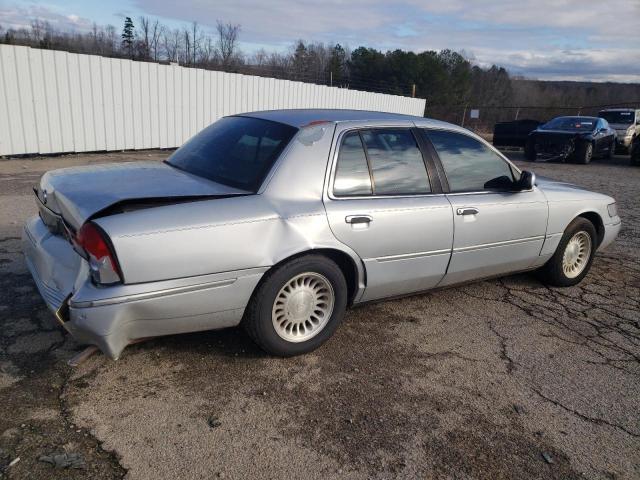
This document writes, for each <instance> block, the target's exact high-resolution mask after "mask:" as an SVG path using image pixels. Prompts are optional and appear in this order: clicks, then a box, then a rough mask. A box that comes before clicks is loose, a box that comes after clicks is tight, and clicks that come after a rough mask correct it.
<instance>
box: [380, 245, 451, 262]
mask: <svg viewBox="0 0 640 480" xmlns="http://www.w3.org/2000/svg"><path fill="white" fill-rule="evenodd" d="M445 253H451V249H450V248H445V249H443V250H431V251H430V252H415V253H403V254H400V255H389V256H386V257H378V258H376V259H375V260H376V262H380V263H382V262H393V261H396V260H407V259H411V258H422V257H431V256H433V255H443V254H445Z"/></svg>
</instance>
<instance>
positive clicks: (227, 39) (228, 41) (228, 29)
mask: <svg viewBox="0 0 640 480" xmlns="http://www.w3.org/2000/svg"><path fill="white" fill-rule="evenodd" d="M216 29H217V30H218V45H217V50H218V55H219V56H220V61H221V63H222V66H223V67H227V66H229V65H230V64H231V63H233V61H234V58H235V57H236V56H237V55H238V37H239V36H240V25H234V24H232V23H226V24H225V23H222V22H220V21H218V24H217V26H216Z"/></svg>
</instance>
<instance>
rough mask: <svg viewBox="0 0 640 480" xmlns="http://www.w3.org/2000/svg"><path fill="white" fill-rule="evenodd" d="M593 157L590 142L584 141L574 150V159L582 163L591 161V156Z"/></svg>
mask: <svg viewBox="0 0 640 480" xmlns="http://www.w3.org/2000/svg"><path fill="white" fill-rule="evenodd" d="M592 157H593V145H592V144H591V143H585V144H583V145H580V146H579V147H578V150H577V152H576V159H577V160H578V163H582V164H584V165H586V164H587V163H589V162H591V158H592Z"/></svg>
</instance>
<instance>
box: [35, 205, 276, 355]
mask: <svg viewBox="0 0 640 480" xmlns="http://www.w3.org/2000/svg"><path fill="white" fill-rule="evenodd" d="M23 249H24V254H25V259H26V263H27V266H28V268H29V271H30V272H31V275H32V276H33V278H34V281H35V283H36V286H37V287H38V290H39V291H40V294H41V295H42V298H43V299H44V300H45V303H46V304H47V306H48V307H49V309H50V310H51V311H52V312H53V313H54V314H55V315H56V318H57V319H58V322H59V323H61V324H62V325H63V327H64V328H65V329H66V330H67V331H68V332H70V333H71V334H72V335H73V336H74V338H76V339H77V340H78V341H79V342H81V343H87V344H92V345H96V346H97V347H98V348H100V350H102V351H103V352H104V353H105V354H106V355H108V356H109V357H111V358H114V359H115V358H118V357H119V355H120V353H121V352H122V350H123V349H124V348H125V347H126V346H127V345H128V344H130V343H131V342H132V341H134V340H137V339H141V338H147V337H155V336H161V335H171V334H177V333H186V332H196V331H203V330H213V329H219V328H225V327H231V326H235V325H237V324H238V323H239V322H240V320H241V319H242V315H243V313H244V309H245V306H246V305H247V303H248V302H249V299H250V297H251V294H252V293H253V290H254V288H255V286H256V285H257V283H258V282H259V280H260V278H261V277H262V275H263V273H264V271H265V270H266V267H265V268H255V269H247V270H241V271H233V272H223V273H217V274H211V275H200V276H196V277H189V278H180V279H174V280H164V281H158V282H150V283H138V284H132V285H112V286H107V287H101V286H96V285H94V284H93V283H92V282H91V279H90V275H89V266H88V264H87V262H86V261H85V260H84V259H83V258H82V257H80V256H79V255H78V254H77V253H76V252H75V251H74V250H73V248H72V246H71V245H70V244H69V243H68V242H67V241H66V240H65V239H64V238H63V237H60V236H57V235H53V234H52V233H51V232H50V231H49V230H48V229H47V227H46V225H45V224H44V223H43V222H42V220H40V218H38V217H34V218H32V219H30V220H29V221H28V222H27V224H26V226H25V229H24V234H23Z"/></svg>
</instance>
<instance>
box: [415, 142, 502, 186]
mask: <svg viewBox="0 0 640 480" xmlns="http://www.w3.org/2000/svg"><path fill="white" fill-rule="evenodd" d="M426 133H427V136H428V137H429V140H431V143H433V146H434V148H435V149H436V152H438V156H439V157H440V161H441V162H442V166H443V167H444V171H445V174H446V175H447V180H448V182H449V188H450V189H451V191H452V192H477V191H483V190H492V189H504V188H507V187H508V186H509V185H510V183H511V182H513V173H512V172H511V167H509V164H508V163H507V162H505V161H504V160H503V159H502V158H500V157H499V156H498V155H497V154H496V153H495V152H493V151H492V150H491V149H489V148H488V147H486V146H485V145H484V144H482V143H480V142H479V141H478V140H476V139H474V138H472V137H470V136H468V135H464V134H461V133H456V132H448V131H444V130H427V131H426Z"/></svg>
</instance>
